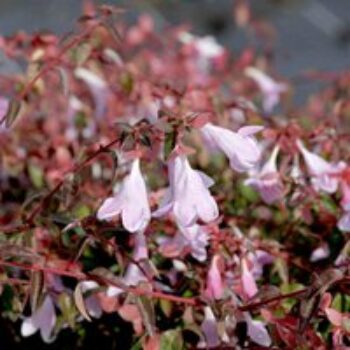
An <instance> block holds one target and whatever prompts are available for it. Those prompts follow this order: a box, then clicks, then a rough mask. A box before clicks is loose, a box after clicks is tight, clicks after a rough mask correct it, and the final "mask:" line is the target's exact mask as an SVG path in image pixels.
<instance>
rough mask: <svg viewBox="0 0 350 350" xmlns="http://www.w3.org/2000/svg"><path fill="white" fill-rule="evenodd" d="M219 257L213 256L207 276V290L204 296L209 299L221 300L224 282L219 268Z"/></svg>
mask: <svg viewBox="0 0 350 350" xmlns="http://www.w3.org/2000/svg"><path fill="white" fill-rule="evenodd" d="M220 259H221V258H220V256H219V255H214V256H213V259H212V261H211V264H210V269H209V272H208V276H207V288H206V290H205V294H206V296H207V297H209V298H211V299H221V298H222V296H223V294H224V282H223V279H222V276H221V271H220V267H219V263H220Z"/></svg>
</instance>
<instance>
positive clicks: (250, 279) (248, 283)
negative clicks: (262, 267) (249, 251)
mask: <svg viewBox="0 0 350 350" xmlns="http://www.w3.org/2000/svg"><path fill="white" fill-rule="evenodd" d="M241 268H242V272H241V273H242V275H241V283H242V288H243V291H244V293H245V295H246V296H247V297H248V298H252V297H253V296H254V295H255V294H256V293H257V292H258V287H257V286H256V283H255V279H254V276H253V274H252V272H251V271H250V270H249V268H248V264H247V261H246V259H242V262H241Z"/></svg>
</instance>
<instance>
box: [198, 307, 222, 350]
mask: <svg viewBox="0 0 350 350" xmlns="http://www.w3.org/2000/svg"><path fill="white" fill-rule="evenodd" d="M217 324H218V323H217V320H216V318H215V315H214V313H213V310H212V309H211V308H210V307H209V306H205V307H204V320H203V322H202V324H201V329H202V332H203V334H204V338H205V340H204V341H203V340H202V341H201V342H200V343H199V344H198V347H199V348H207V349H212V348H216V347H217V346H219V345H220V338H219V332H218V328H217Z"/></svg>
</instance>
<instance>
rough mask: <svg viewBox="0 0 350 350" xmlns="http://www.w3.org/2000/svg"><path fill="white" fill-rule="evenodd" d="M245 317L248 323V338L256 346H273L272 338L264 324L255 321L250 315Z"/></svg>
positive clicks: (245, 314) (246, 314)
mask: <svg viewBox="0 0 350 350" xmlns="http://www.w3.org/2000/svg"><path fill="white" fill-rule="evenodd" d="M244 317H245V320H246V323H247V328H248V329H247V334H248V337H249V338H250V339H251V340H252V341H253V342H254V343H256V344H259V345H261V346H264V347H269V346H270V345H271V338H270V335H269V333H268V332H267V330H266V327H265V325H264V323H263V322H261V321H256V320H253V319H252V317H251V316H250V315H249V314H248V313H244Z"/></svg>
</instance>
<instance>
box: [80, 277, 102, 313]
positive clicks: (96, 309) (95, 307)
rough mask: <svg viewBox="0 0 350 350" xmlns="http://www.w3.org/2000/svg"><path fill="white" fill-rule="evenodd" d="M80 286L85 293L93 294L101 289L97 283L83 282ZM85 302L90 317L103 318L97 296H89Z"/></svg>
mask: <svg viewBox="0 0 350 350" xmlns="http://www.w3.org/2000/svg"><path fill="white" fill-rule="evenodd" d="M80 286H81V291H82V292H83V293H87V292H92V291H93V290H96V289H98V288H99V285H98V284H97V283H96V282H95V281H83V282H81V284H80ZM84 302H85V306H86V310H87V312H88V314H89V315H90V316H92V317H94V318H100V317H101V316H102V308H101V306H100V303H99V300H98V298H97V297H96V295H94V294H91V295H89V296H88V297H86V298H85V300H84Z"/></svg>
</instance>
